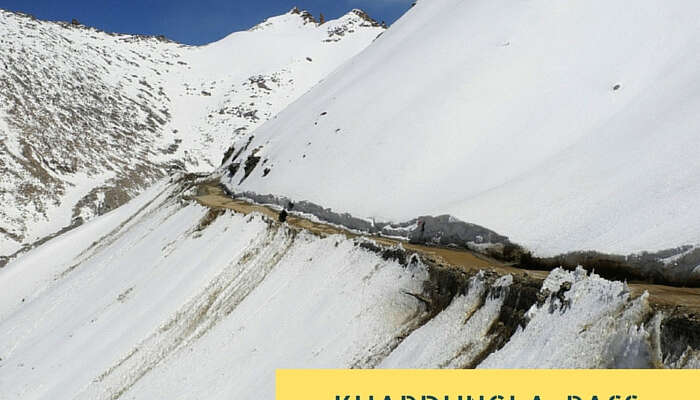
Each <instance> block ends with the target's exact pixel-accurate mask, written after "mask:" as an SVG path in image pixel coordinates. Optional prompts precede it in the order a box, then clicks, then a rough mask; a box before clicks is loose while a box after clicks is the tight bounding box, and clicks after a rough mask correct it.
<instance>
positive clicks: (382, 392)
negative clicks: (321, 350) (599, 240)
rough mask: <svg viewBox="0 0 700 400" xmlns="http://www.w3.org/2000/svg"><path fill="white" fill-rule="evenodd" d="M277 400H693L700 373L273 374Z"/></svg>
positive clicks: (699, 392)
mask: <svg viewBox="0 0 700 400" xmlns="http://www.w3.org/2000/svg"><path fill="white" fill-rule="evenodd" d="M276 390H277V400H696V399H700V370H278V371H277V389H276Z"/></svg>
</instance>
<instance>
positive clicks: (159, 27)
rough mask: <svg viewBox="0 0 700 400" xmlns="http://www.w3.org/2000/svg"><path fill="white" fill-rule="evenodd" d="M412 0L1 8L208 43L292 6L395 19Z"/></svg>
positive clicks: (182, 0)
mask: <svg viewBox="0 0 700 400" xmlns="http://www.w3.org/2000/svg"><path fill="white" fill-rule="evenodd" d="M411 3H412V0H60V1H57V0H0V8H3V9H6V10H12V11H21V12H25V13H28V14H32V15H34V16H36V17H37V18H40V19H48V20H61V21H70V20H71V19H73V18H76V19H78V20H79V21H80V22H81V23H83V24H85V25H90V26H94V27H97V28H99V29H102V30H105V31H110V32H120V33H140V34H147V35H161V34H162V35H165V36H167V37H168V38H170V39H173V40H176V41H178V42H181V43H187V44H205V43H210V42H212V41H215V40H217V39H220V38H222V37H224V36H226V35H228V34H229V33H231V32H234V31H239V30H244V29H248V28H250V27H251V26H253V25H255V24H257V23H258V22H260V21H262V20H264V19H265V18H267V17H270V16H273V15H278V14H282V13H285V12H287V11H289V10H290V9H291V8H292V7H293V6H297V7H299V8H301V9H306V10H309V11H310V12H312V13H313V14H314V15H316V16H318V14H319V13H323V14H324V15H325V16H326V18H327V19H332V18H335V17H339V16H341V15H343V14H345V13H346V12H347V11H349V10H351V9H353V8H361V9H363V10H365V11H367V12H368V13H369V14H370V15H371V16H372V17H374V18H375V19H377V20H380V21H382V20H384V21H386V22H387V23H391V22H393V21H394V20H396V19H397V18H398V17H400V16H401V15H402V14H403V13H404V12H405V11H406V10H407V9H408V7H409V6H410V5H411Z"/></svg>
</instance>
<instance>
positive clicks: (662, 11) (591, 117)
mask: <svg viewBox="0 0 700 400" xmlns="http://www.w3.org/2000/svg"><path fill="white" fill-rule="evenodd" d="M698 17H700V7H698V6H697V4H696V3H694V2H690V1H679V2H674V3H672V4H670V3H668V2H661V1H658V0H643V1H639V2H636V3H635V6H634V7H629V4H628V3H626V2H623V1H612V2H610V1H602V0H600V1H599V0H595V1H576V2H573V3H566V4H552V3H551V2H546V1H531V2H511V1H504V0H499V1H469V2H464V1H458V0H434V1H420V2H418V3H417V5H416V6H415V7H414V8H412V9H411V10H410V11H409V12H408V13H407V14H406V15H405V16H404V17H403V18H402V19H401V20H399V21H398V22H397V23H395V24H394V25H393V26H392V28H391V29H390V30H389V31H387V32H386V33H385V34H384V35H382V37H380V38H379V39H378V40H377V41H376V42H375V43H373V45H372V46H370V47H369V48H368V49H367V50H366V51H365V52H363V53H362V54H360V55H359V56H358V57H356V58H354V59H353V60H352V61H351V62H349V63H348V64H346V65H344V66H343V67H342V68H340V69H339V70H337V71H335V72H334V73H333V74H332V75H331V76H330V77H328V79H326V80H325V81H324V82H323V83H321V84H320V85H318V86H317V87H315V88H314V89H313V90H312V91H311V92H309V93H308V94H307V95H305V96H304V97H303V98H302V99H300V100H299V101H297V102H295V103H294V104H293V105H291V106H290V107H289V108H287V109H286V110H285V111H284V112H282V113H281V114H280V115H279V116H278V118H276V119H275V120H273V121H270V122H268V123H267V124H265V125H264V126H262V127H261V128H260V129H259V130H258V131H257V133H256V139H255V141H254V142H253V143H252V144H251V146H249V150H248V152H247V153H244V154H242V157H241V158H240V159H242V160H246V157H247V156H249V155H250V154H253V153H254V155H255V156H256V157H259V158H261V159H263V160H267V164H266V165H267V168H270V171H269V174H266V175H267V176H263V175H264V174H263V171H257V172H254V173H252V174H251V175H250V177H249V178H247V179H245V180H244V181H243V182H242V183H241V184H240V185H239V183H240V182H241V178H242V177H243V174H244V172H243V171H240V170H239V171H237V174H236V175H235V176H233V177H231V178H224V180H223V182H224V183H226V184H227V185H228V186H229V188H230V189H231V190H232V191H238V192H244V191H251V192H256V193H259V194H273V195H283V196H287V197H289V198H291V199H293V200H309V201H312V202H314V203H316V204H320V205H323V206H325V207H331V208H333V209H334V210H336V211H340V212H350V213H352V214H353V215H355V216H358V217H372V218H376V219H378V220H392V221H401V220H408V219H411V218H414V217H416V216H419V215H425V214H431V215H437V214H445V213H448V214H452V215H454V216H455V217H457V218H460V219H462V220H464V221H468V222H472V223H476V224H479V225H482V226H485V227H487V228H489V229H493V230H494V231H496V232H498V233H501V234H504V235H506V236H508V237H509V238H510V239H511V240H512V241H514V242H516V243H520V244H523V245H525V246H526V247H527V248H529V249H532V250H534V251H535V252H536V253H537V254H541V255H551V254H556V253H561V252H567V251H572V250H588V249H593V250H598V251H604V252H616V253H623V254H627V253H631V252H637V251H642V250H660V249H665V248H672V247H676V246H680V245H696V244H698V243H699V242H700V224H699V223H697V221H700V208H698V207H697V199H699V198H700V158H698V157H697V154H698V152H699V151H700V136H698V135H697V127H698V126H700V117H699V116H698V115H697V113H696V112H695V110H697V109H698V108H699V107H700V86H699V84H698V80H697V79H696V71H697V70H698V69H699V68H700V57H699V56H698V54H700V51H699V50H700V39H699V38H700V36H699V35H698V33H700V23H698V21H700V18H698ZM240 159H239V160H240Z"/></svg>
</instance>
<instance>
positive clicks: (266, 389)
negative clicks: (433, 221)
mask: <svg viewBox="0 0 700 400" xmlns="http://www.w3.org/2000/svg"><path fill="white" fill-rule="evenodd" d="M193 185H194V182H193V181H192V180H191V179H188V178H187V177H183V176H179V177H176V178H175V179H173V181H172V182H167V181H162V182H160V183H159V184H157V185H154V186H153V187H151V188H149V189H148V190H147V191H146V192H145V193H143V194H142V195H140V196H139V197H137V198H136V199H134V200H132V201H131V202H129V203H127V204H126V205H125V206H123V207H120V208H118V209H116V210H114V211H112V212H110V213H108V214H106V215H103V216H101V217H99V218H96V219H95V220H93V221H91V222H88V223H86V224H84V225H82V226H80V227H78V228H76V229H74V230H72V231H70V232H68V233H66V234H64V235H61V236H59V237H57V238H55V239H53V240H51V241H49V242H47V243H46V244H44V245H42V246H40V247H38V248H36V249H33V250H31V251H29V252H28V253H27V254H25V255H23V256H22V257H20V258H19V259H17V260H15V261H13V262H11V263H10V264H9V265H8V266H6V267H5V268H3V269H0V288H2V290H0V337H2V340H1V341H0V398H2V399H8V400H9V399H23V400H28V399H42V398H51V399H90V400H95V399H127V398H128V399H153V398H186V399H231V398H253V397H254V398H265V399H273V398H274V390H275V389H274V388H275V385H274V374H275V369H277V368H351V367H352V368H396V367H401V368H406V367H416V368H465V367H472V368H473V367H489V368H494V367H497V368H513V367H526V368H531V367H539V368H542V367H551V368H564V367H567V368H607V367H634V368H647V367H685V368H699V367H700V343H698V342H697V330H698V327H699V326H700V323H699V322H698V320H697V314H690V315H689V314H688V311H687V308H686V307H685V305H683V304H681V303H679V304H680V305H681V308H674V307H666V308H665V307H660V306H659V299H656V300H655V301H654V302H652V301H651V299H650V296H648V295H644V294H642V295H640V292H639V291H633V290H632V287H631V286H628V285H627V284H625V283H623V282H611V281H607V280H604V279H601V278H600V277H598V276H596V275H594V274H590V275H589V274H587V273H586V272H585V271H583V270H581V269H579V270H576V271H571V272H570V271H564V270H561V269H557V270H555V271H553V272H552V273H551V274H550V275H549V276H548V277H547V278H546V279H545V280H544V281H542V280H540V279H533V278H532V277H528V275H527V274H523V273H522V272H519V273H517V272H516V273H513V274H499V273H496V272H494V271H492V270H490V269H489V268H486V269H485V270H484V271H481V272H477V271H472V272H466V270H460V269H454V268H452V269H445V268H442V267H440V266H439V265H437V264H435V263H433V262H430V261H429V260H427V259H422V258H421V257H415V256H409V253H404V251H403V250H402V249H401V248H393V249H390V250H391V252H390V253H389V256H387V255H386V253H385V251H384V250H381V249H379V250H377V249H378V247H376V246H373V245H371V242H367V241H365V240H364V239H362V238H359V239H350V238H348V237H346V236H344V235H340V234H335V235H330V236H326V237H322V236H318V235H316V234H313V233H310V232H309V231H307V230H303V229H299V228H298V227H294V226H293V225H287V224H280V223H277V222H276V221H274V220H271V219H269V218H268V217H266V216H264V215H261V214H259V213H251V214H248V215H244V214H241V213H234V212H231V211H226V210H216V209H209V208H206V207H203V206H202V205H200V204H197V203H196V202H194V201H193V200H192V196H194V195H196V192H197V190H196V188H195V186H193ZM368 244H369V245H368ZM392 254H393V255H398V256H396V257H391V255H392ZM402 254H403V255H405V257H402V256H401V255H402ZM696 293H697V292H696ZM686 299H688V297H686ZM684 310H685V311H684ZM694 310H695V311H694V312H695V313H697V310H698V302H695V308H694ZM694 318H695V319H694Z"/></svg>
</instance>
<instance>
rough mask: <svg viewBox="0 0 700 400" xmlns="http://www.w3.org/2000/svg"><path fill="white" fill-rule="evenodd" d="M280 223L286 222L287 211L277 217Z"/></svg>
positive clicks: (281, 212)
mask: <svg viewBox="0 0 700 400" xmlns="http://www.w3.org/2000/svg"><path fill="white" fill-rule="evenodd" d="M279 220H280V222H284V221H286V220H287V210H284V209H283V210H282V211H280V216H279Z"/></svg>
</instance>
